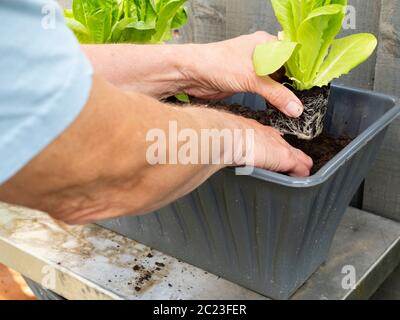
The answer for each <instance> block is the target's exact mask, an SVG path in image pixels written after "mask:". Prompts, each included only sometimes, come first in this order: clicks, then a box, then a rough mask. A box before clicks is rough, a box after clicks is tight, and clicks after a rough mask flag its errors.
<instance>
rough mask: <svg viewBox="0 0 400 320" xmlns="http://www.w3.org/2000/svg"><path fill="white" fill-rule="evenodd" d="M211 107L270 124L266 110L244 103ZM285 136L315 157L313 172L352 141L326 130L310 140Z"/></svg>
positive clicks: (292, 143) (293, 144) (288, 140)
mask: <svg viewBox="0 0 400 320" xmlns="http://www.w3.org/2000/svg"><path fill="white" fill-rule="evenodd" d="M209 107H211V108H214V109H218V110H224V111H227V112H231V113H234V114H237V115H240V116H242V117H245V118H249V119H254V120H256V121H258V122H259V123H261V124H263V125H268V124H269V119H268V114H267V112H265V111H253V110H251V109H250V108H248V107H245V106H242V105H221V104H215V105H210V106H209ZM284 138H285V140H286V141H287V142H288V143H289V144H290V145H292V146H293V147H295V148H297V149H300V150H302V151H303V152H304V153H306V154H307V155H309V156H310V157H311V158H312V159H313V161H314V167H313V168H312V170H311V174H315V173H316V172H317V171H318V170H319V169H321V168H322V167H323V166H324V165H325V164H327V163H328V162H329V161H330V160H332V159H333V158H334V157H335V156H336V155H337V154H338V153H339V152H340V151H342V150H343V149H344V148H345V147H346V146H347V145H349V144H350V143H351V141H352V139H351V138H350V137H347V136H342V137H339V138H334V137H332V136H330V135H329V134H327V133H326V132H323V133H322V134H321V135H320V136H318V137H317V138H315V139H313V140H310V141H308V140H301V139H298V138H297V137H295V136H292V135H285V136H284Z"/></svg>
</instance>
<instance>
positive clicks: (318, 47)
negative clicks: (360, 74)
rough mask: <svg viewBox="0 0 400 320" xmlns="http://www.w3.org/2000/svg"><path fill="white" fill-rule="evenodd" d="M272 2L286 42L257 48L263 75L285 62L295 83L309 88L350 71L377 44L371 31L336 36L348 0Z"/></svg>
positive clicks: (257, 64)
mask: <svg viewBox="0 0 400 320" xmlns="http://www.w3.org/2000/svg"><path fill="white" fill-rule="evenodd" d="M271 3H272V7H273V9H274V11H275V15H276V17H277V19H278V21H279V23H280V24H281V26H282V29H283V31H282V32H280V33H279V40H281V41H282V43H280V44H274V45H272V44H268V45H267V44H264V45H261V46H258V47H257V48H256V50H255V53H254V57H253V59H254V68H255V71H256V73H257V74H259V75H262V76H264V75H266V74H271V73H273V72H274V70H275V71H276V70H277V69H279V67H280V66H281V65H282V64H284V65H285V69H286V76H287V77H288V78H289V79H291V80H292V81H293V87H294V88H295V89H297V90H308V89H311V88H312V87H314V86H323V85H326V84H328V83H329V82H330V81H332V80H333V79H335V78H337V77H340V76H341V75H342V74H346V73H348V72H349V71H350V70H351V69H353V68H355V67H356V66H358V65H359V64H360V63H362V62H363V61H365V60H366V59H367V58H368V57H369V56H370V55H371V54H372V53H373V51H374V50H375V48H376V43H377V41H376V38H375V37H374V36H373V35H370V34H361V35H356V36H350V37H347V38H344V39H339V40H335V38H336V36H337V35H338V34H339V33H340V31H341V28H342V24H343V20H344V18H345V15H346V7H347V0H271ZM352 41H353V42H354V43H352ZM285 42H286V44H285ZM289 43H292V44H296V45H294V46H290V45H289ZM358 46H359V47H358Z"/></svg>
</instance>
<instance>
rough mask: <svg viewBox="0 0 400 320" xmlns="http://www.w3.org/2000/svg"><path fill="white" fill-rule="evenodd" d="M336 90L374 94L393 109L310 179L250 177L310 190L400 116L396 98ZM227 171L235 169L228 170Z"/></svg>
mask: <svg viewBox="0 0 400 320" xmlns="http://www.w3.org/2000/svg"><path fill="white" fill-rule="evenodd" d="M334 88H341V89H346V90H348V89H350V90H352V91H354V92H358V93H361V94H363V93H371V92H373V93H374V95H375V96H376V97H381V98H385V99H386V100H388V101H391V102H393V107H392V108H391V109H390V110H388V111H387V112H386V113H385V114H384V115H383V116H382V117H381V118H379V120H377V121H375V122H374V123H373V124H372V125H371V126H369V127H368V128H367V129H366V130H364V132H362V133H361V134H360V135H358V136H357V138H355V139H354V140H353V141H352V142H351V143H350V144H349V145H348V146H347V147H346V148H344V149H343V150H342V151H341V152H339V153H338V154H337V155H336V156H335V157H334V158H333V159H332V160H331V161H329V162H328V163H327V164H325V165H324V166H323V167H322V168H321V169H320V170H319V171H318V172H317V173H315V174H314V175H312V176H310V177H307V178H294V177H289V176H286V175H284V174H281V173H276V172H272V171H267V170H263V169H258V168H255V169H254V171H253V173H252V174H251V175H249V176H250V177H253V178H256V179H259V180H264V181H267V182H272V183H275V184H278V185H282V186H286V187H292V188H310V187H315V186H317V185H320V184H322V183H324V182H325V181H327V180H328V179H329V178H330V177H331V176H332V175H333V174H334V173H335V172H336V171H337V170H338V169H339V168H340V167H342V166H343V165H344V164H345V163H346V162H347V161H349V159H350V158H351V157H353V155H354V154H356V153H357V152H358V151H359V150H360V149H361V148H362V147H363V146H365V145H366V143H367V142H369V141H370V140H372V139H373V138H374V137H375V136H377V135H378V134H379V133H380V132H382V130H384V129H385V128H386V127H388V126H389V124H390V123H391V122H392V121H393V120H394V119H396V118H397V117H398V116H399V115H400V99H399V98H397V97H395V96H391V95H386V94H383V93H378V92H375V91H371V90H365V89H359V88H353V87H350V86H343V85H332V89H334ZM225 170H234V169H232V168H228V169H225Z"/></svg>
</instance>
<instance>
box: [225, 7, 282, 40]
mask: <svg viewBox="0 0 400 320" xmlns="http://www.w3.org/2000/svg"><path fill="white" fill-rule="evenodd" d="M226 14H227V37H228V38H231V37H237V36H240V35H243V34H248V33H253V32H256V31H260V30H262V31H267V32H269V33H271V34H277V33H278V31H279V30H280V28H279V24H278V22H277V20H276V18H275V16H274V14H273V10H272V6H271V3H270V2H269V1H266V0H261V1H260V0H249V1H246V2H243V1H242V0H229V3H228V5H227V8H226Z"/></svg>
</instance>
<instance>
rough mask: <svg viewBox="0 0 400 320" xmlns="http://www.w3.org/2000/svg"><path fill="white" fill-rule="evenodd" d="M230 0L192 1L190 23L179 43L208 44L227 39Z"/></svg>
mask: <svg viewBox="0 0 400 320" xmlns="http://www.w3.org/2000/svg"><path fill="white" fill-rule="evenodd" d="M227 2H229V0H190V1H189V2H188V4H187V7H188V9H189V16H190V19H189V23H188V25H186V26H185V27H184V28H183V29H182V30H181V36H182V37H181V39H179V42H183V43H185V42H186V43H187V42H194V43H207V42H213V41H220V40H224V39H226V4H227Z"/></svg>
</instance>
